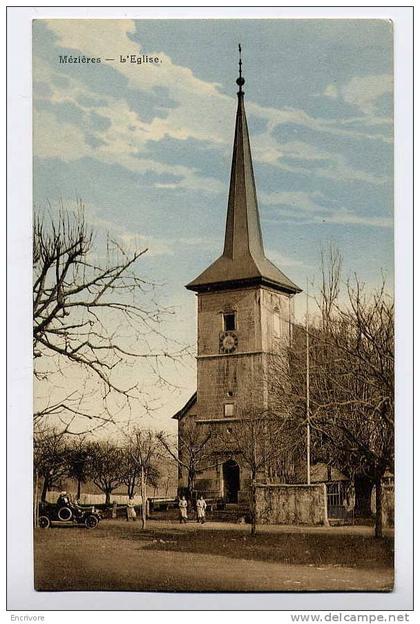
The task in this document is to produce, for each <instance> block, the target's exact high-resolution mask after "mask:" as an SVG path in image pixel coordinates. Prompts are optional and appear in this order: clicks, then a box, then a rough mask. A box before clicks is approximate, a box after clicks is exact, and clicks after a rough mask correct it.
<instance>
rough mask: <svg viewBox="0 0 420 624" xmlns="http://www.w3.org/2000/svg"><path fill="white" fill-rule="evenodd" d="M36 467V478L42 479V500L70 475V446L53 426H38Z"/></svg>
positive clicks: (35, 452)
mask: <svg viewBox="0 0 420 624" xmlns="http://www.w3.org/2000/svg"><path fill="white" fill-rule="evenodd" d="M34 469H35V473H36V479H38V478H40V479H41V480H42V490H41V497H40V500H41V502H43V503H45V501H46V498H47V493H48V491H49V490H50V489H51V488H52V487H53V486H55V485H58V484H60V483H61V481H62V480H63V479H64V478H65V477H66V476H67V475H68V447H67V444H66V438H65V436H64V435H63V433H62V432H60V431H58V430H57V429H51V428H45V427H43V428H39V427H38V428H37V429H36V431H35V436H34Z"/></svg>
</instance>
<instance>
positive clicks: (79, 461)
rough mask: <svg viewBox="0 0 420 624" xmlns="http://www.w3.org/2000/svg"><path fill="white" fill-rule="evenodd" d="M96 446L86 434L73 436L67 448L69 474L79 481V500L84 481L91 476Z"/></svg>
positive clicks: (77, 497)
mask: <svg viewBox="0 0 420 624" xmlns="http://www.w3.org/2000/svg"><path fill="white" fill-rule="evenodd" d="M93 457H94V447H93V446H92V442H90V441H89V440H87V439H86V437H85V436H82V437H76V438H73V439H72V440H71V441H70V442H69V444H68V449H67V466H68V473H67V474H68V476H69V477H70V478H72V479H75V481H76V482H77V494H76V499H77V500H79V498H80V494H81V486H82V483H86V481H87V480H88V479H89V477H90V476H91V472H92V470H91V469H92V460H93Z"/></svg>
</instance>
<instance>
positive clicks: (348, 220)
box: [261, 191, 393, 228]
mask: <svg viewBox="0 0 420 624" xmlns="http://www.w3.org/2000/svg"><path fill="white" fill-rule="evenodd" d="M261 202H262V203H263V204H265V205H267V206H271V208H272V210H271V213H270V216H269V217H268V219H266V220H267V221H275V222H277V221H278V219H279V218H281V220H282V222H283V223H284V222H285V221H284V219H285V218H287V219H289V222H291V223H294V224H298V225H309V224H313V223H317V224H322V223H329V224H335V225H364V226H369V227H380V228H392V227H393V219H392V217H388V216H377V215H374V216H371V215H369V214H360V213H356V212H354V211H352V210H349V209H347V208H343V207H341V208H337V206H336V203H337V202H331V200H329V199H328V198H326V197H325V196H324V195H323V194H322V193H320V192H318V191H317V192H312V193H309V192H303V191H291V192H275V193H263V194H261ZM274 207H276V210H274Z"/></svg>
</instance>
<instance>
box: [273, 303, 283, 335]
mask: <svg viewBox="0 0 420 624" xmlns="http://www.w3.org/2000/svg"><path fill="white" fill-rule="evenodd" d="M273 334H274V337H275V338H280V336H281V318H280V310H279V309H278V308H277V307H276V308H274V313H273Z"/></svg>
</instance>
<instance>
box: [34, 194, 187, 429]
mask: <svg viewBox="0 0 420 624" xmlns="http://www.w3.org/2000/svg"><path fill="white" fill-rule="evenodd" d="M104 247H105V244H104ZM146 252H147V249H141V250H136V251H134V252H132V253H128V252H126V251H124V249H123V248H122V247H121V246H120V245H119V244H118V243H117V242H116V241H112V240H111V239H109V238H108V240H107V242H106V250H105V251H104V252H103V258H101V253H102V252H101V246H100V245H99V246H98V244H97V241H94V236H93V231H92V229H90V228H89V227H88V226H87V224H86V221H85V218H84V211H83V206H82V205H79V207H78V210H77V211H76V212H71V211H68V210H65V209H63V208H62V209H61V210H60V212H59V213H58V215H57V216H54V217H53V216H51V215H50V216H41V215H40V214H39V213H36V214H35V216H34V229H33V266H34V284H33V321H34V328H33V351H34V358H35V367H34V370H35V376H36V379H37V380H39V381H46V380H47V382H48V384H50V387H52V378H53V375H55V376H56V375H59V376H60V377H61V379H62V383H61V385H62V386H63V388H62V389H61V391H60V392H58V386H59V385H60V382H59V381H56V382H55V384H54V389H55V391H56V392H55V393H53V394H52V395H51V396H48V397H46V398H45V400H44V401H43V404H42V406H41V407H39V408H37V410H36V411H35V415H34V416H35V422H38V421H40V420H41V419H45V417H55V419H56V421H57V419H59V420H60V422H61V424H62V425H63V426H64V429H65V431H66V432H70V433H75V432H80V430H81V429H80V422H81V419H85V422H86V423H87V425H86V427H85V428H84V430H85V431H86V430H87V431H92V430H93V429H95V428H96V427H97V426H100V425H103V424H104V423H108V422H110V421H113V419H114V417H115V414H116V413H117V412H118V411H121V410H122V409H126V408H128V409H130V406H131V402H132V400H136V401H138V402H140V404H141V405H142V406H143V408H144V409H145V410H147V411H150V410H151V409H152V408H153V404H152V399H151V398H150V396H148V395H147V391H146V389H145V386H144V385H143V386H141V384H140V382H139V381H134V382H133V383H127V381H126V380H127V379H128V378H129V377H130V375H129V374H128V373H129V372H130V368H132V367H133V365H134V363H135V362H136V361H139V360H143V361H145V362H147V363H148V365H149V367H150V368H149V370H150V372H151V373H152V375H153V379H154V381H155V383H157V384H166V383H169V382H168V381H167V379H166V378H165V375H164V373H163V372H162V368H161V367H162V363H163V362H164V361H169V360H170V361H172V362H177V361H178V360H179V358H181V357H183V356H184V355H185V354H186V349H185V348H183V347H180V346H178V345H176V343H175V342H172V343H169V342H168V340H167V339H166V338H165V336H164V335H163V334H162V333H161V330H160V324H161V321H162V319H163V317H164V316H165V315H166V314H169V313H170V312H171V311H170V310H169V309H164V308H162V307H161V306H158V305H157V304H156V302H155V301H154V297H153V285H151V284H149V283H147V282H146V281H145V280H144V279H143V278H142V277H140V276H139V274H138V273H137V265H138V263H139V260H140V259H141V257H142V256H143V255H144V254H145V253H146ZM133 344H135V345H136V348H133V346H132V345H133ZM75 370H77V371H78V374H79V375H80V382H79V383H78V384H77V387H76V388H75V389H72V388H71V384H69V382H68V378H69V374H70V373H71V371H75ZM98 396H99V397H100V400H101V402H100V403H99V408H98ZM101 405H102V407H101ZM76 423H78V424H79V426H78V427H75V424H76Z"/></svg>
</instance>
